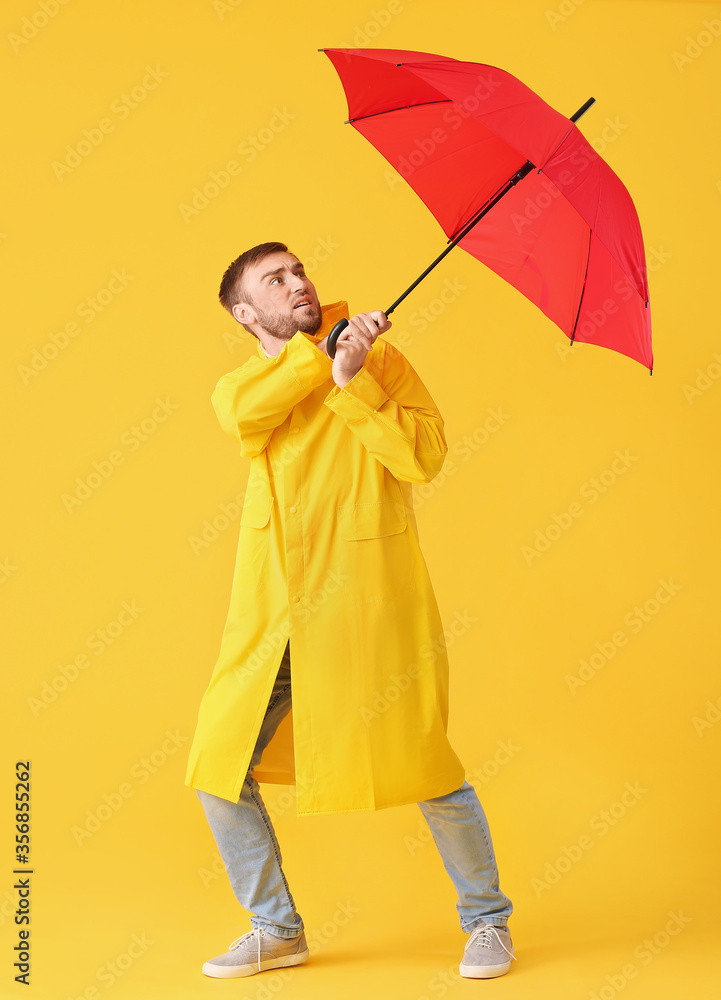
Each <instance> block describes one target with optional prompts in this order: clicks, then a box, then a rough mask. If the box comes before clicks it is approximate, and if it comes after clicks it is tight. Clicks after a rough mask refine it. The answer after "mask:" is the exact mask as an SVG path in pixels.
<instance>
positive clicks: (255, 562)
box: [235, 494, 274, 590]
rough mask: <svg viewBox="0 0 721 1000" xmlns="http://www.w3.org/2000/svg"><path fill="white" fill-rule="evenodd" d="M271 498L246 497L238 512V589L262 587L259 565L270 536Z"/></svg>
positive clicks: (272, 500) (267, 495)
mask: <svg viewBox="0 0 721 1000" xmlns="http://www.w3.org/2000/svg"><path fill="white" fill-rule="evenodd" d="M273 503H274V499H273V497H272V496H270V495H269V494H265V495H262V494H261V495H258V496H252V495H251V496H246V498H245V503H244V504H243V510H242V512H241V515H240V537H239V539H238V556H237V559H236V562H235V580H236V585H237V587H238V588H239V589H240V590H262V588H263V586H264V584H265V580H264V579H263V566H264V565H265V556H266V552H267V551H268V541H269V539H270V514H271V511H272V510H273Z"/></svg>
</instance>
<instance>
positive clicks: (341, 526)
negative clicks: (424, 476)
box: [336, 500, 415, 604]
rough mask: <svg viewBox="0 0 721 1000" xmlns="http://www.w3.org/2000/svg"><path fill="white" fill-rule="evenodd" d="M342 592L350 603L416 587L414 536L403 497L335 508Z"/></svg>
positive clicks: (381, 598)
mask: <svg viewBox="0 0 721 1000" xmlns="http://www.w3.org/2000/svg"><path fill="white" fill-rule="evenodd" d="M336 514H337V523H338V534H339V536H340V549H341V564H342V569H343V574H344V576H345V584H344V586H345V594H346V598H347V600H349V601H350V602H351V603H353V604H358V603H365V602H369V601H387V600H389V599H390V598H393V597H400V596H403V595H405V594H410V593H412V591H413V590H415V579H414V575H413V558H414V554H413V544H412V543H413V539H412V537H411V533H410V532H409V530H408V518H407V515H406V509H405V506H404V504H403V501H402V500H381V501H378V502H375V503H359V504H344V505H342V506H340V507H336Z"/></svg>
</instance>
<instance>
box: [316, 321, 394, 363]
mask: <svg viewBox="0 0 721 1000" xmlns="http://www.w3.org/2000/svg"><path fill="white" fill-rule="evenodd" d="M386 315H387V314H386ZM373 322H374V323H375V325H376V326H380V324H379V323H378V322H377V321H376V320H373ZM347 326H348V320H347V319H339V320H338V322H337V323H336V325H335V326H334V327H333V329H332V330H331V331H330V333H329V334H328V340H327V341H326V345H325V349H326V351H328V357H329V358H334V357H335V345H336V343H337V341H338V338H339V337H340V335H341V334H342V333H343V331H344V330H345V328H346V327H347Z"/></svg>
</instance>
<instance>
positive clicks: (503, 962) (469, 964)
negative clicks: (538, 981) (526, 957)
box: [458, 924, 518, 979]
mask: <svg viewBox="0 0 721 1000" xmlns="http://www.w3.org/2000/svg"><path fill="white" fill-rule="evenodd" d="M511 960H513V961H518V959H517V958H516V956H515V955H514V954H513V942H512V941H511V932H510V931H509V929H508V927H507V925H506V924H503V925H502V926H496V925H495V924H479V925H478V927H474V928H473V930H472V931H471V934H470V936H469V938H468V940H467V941H466V946H465V948H464V949H463V958H462V959H461V964H460V965H459V966H458V971H459V972H460V974H461V975H462V976H465V977H466V978H467V979H492V978H493V977H494V976H502V975H503V974H504V973H506V972H508V970H509V969H510V968H511Z"/></svg>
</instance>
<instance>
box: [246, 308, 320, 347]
mask: <svg viewBox="0 0 721 1000" xmlns="http://www.w3.org/2000/svg"><path fill="white" fill-rule="evenodd" d="M253 308H254V309H255V312H256V314H257V316H258V323H260V325H261V326H262V328H263V329H264V330H265V332H266V333H269V334H270V335H271V336H273V337H277V338H278V339H279V340H290V338H291V337H292V336H293V335H294V334H295V333H297V331H298V330H300V331H301V332H302V333H317V332H318V330H320V328H321V324H322V322H323V316H322V314H321V311H320V309H319V308H318V307H317V306H312V307H311V308H310V309H301V310H300V311H299V312H298V315H297V316H295V315H290V316H288V315H286V314H284V313H269V312H265V311H264V310H262V309H259V308H258V307H257V306H255V305H254V306H253Z"/></svg>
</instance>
